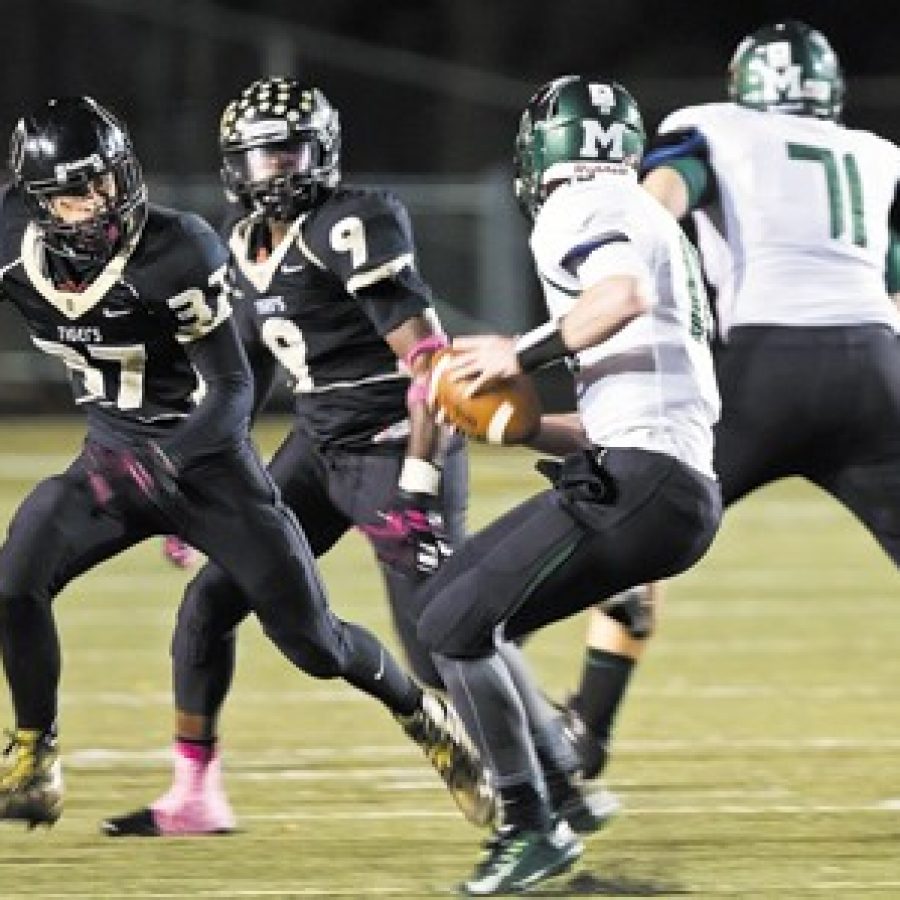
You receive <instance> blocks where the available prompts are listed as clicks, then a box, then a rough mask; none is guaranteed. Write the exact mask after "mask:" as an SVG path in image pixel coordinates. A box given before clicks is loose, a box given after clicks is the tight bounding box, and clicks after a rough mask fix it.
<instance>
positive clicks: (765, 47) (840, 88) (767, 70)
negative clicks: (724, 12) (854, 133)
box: [728, 21, 844, 120]
mask: <svg viewBox="0 0 900 900" xmlns="http://www.w3.org/2000/svg"><path fill="white" fill-rule="evenodd" d="M728 73H729V86H728V94H729V97H730V98H731V99H732V100H733V101H734V102H735V103H739V104H740V105H741V106H748V107H750V108H751V109H759V110H767V111H770V112H783V113H791V114H792V115H799V116H815V117H817V118H820V119H835V120H836V119H838V118H839V117H840V114H841V107H842V106H843V102H844V76H843V74H842V73H841V64H840V62H839V61H838V58H837V55H836V54H835V52H834V50H832V48H831V45H830V44H829V43H828V40H827V39H826V38H825V35H823V34H822V33H821V32H819V31H816V30H815V28H811V27H810V26H809V25H807V24H805V23H804V22H797V21H788V22H781V23H779V24H777V25H767V26H765V27H764V28H760V29H759V30H757V31H754V32H753V34H751V35H749V36H748V37H745V38H744V40H742V41H741V43H740V44H739V45H738V48H737V50H736V51H735V53H734V56H733V57H732V60H731V64H730V65H729V67H728Z"/></svg>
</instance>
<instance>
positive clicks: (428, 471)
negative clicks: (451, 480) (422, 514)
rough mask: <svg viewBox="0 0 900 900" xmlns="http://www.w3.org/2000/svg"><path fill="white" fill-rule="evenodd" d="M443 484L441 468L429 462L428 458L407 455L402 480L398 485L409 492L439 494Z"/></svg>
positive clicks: (401, 471)
mask: <svg viewBox="0 0 900 900" xmlns="http://www.w3.org/2000/svg"><path fill="white" fill-rule="evenodd" d="M440 486H441V470H440V469H439V468H438V467H437V466H436V465H434V463H430V462H428V460H427V459H418V458H417V457H415V456H407V457H406V459H404V460H403V468H402V469H401V470H400V480H399V481H398V483H397V487H399V488H400V490H401V491H406V492H407V493H409V494H431V495H432V496H437V492H438V490H439V489H440Z"/></svg>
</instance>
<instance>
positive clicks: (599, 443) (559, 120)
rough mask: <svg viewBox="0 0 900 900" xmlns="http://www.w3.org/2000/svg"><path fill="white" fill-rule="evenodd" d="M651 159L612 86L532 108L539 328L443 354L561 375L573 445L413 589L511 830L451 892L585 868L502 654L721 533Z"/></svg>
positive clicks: (684, 297) (522, 680) (482, 382)
mask: <svg viewBox="0 0 900 900" xmlns="http://www.w3.org/2000/svg"><path fill="white" fill-rule="evenodd" d="M643 149H644V128H643V124H642V121H641V116H640V113H639V111H638V108H637V106H636V104H635V102H634V100H633V98H632V97H631V96H630V95H629V93H628V92H627V91H626V90H625V89H624V88H622V87H621V86H620V85H618V84H615V83H612V82H610V81H608V80H605V79H599V78H591V77H585V76H578V75H570V76H565V77H562V78H557V79H556V80H554V81H552V82H550V83H548V84H546V85H545V86H544V87H542V88H541V89H540V90H539V91H538V92H537V93H536V94H535V95H534V97H533V98H532V99H531V101H530V102H529V104H528V106H527V108H526V109H525V111H524V112H523V114H522V118H521V124H520V129H519V134H518V139H517V143H516V195H517V198H518V200H519V202H520V204H521V205H522V207H523V209H524V211H525V212H526V214H527V215H528V217H529V218H531V219H533V220H534V229H533V232H532V236H531V247H532V251H533V255H534V260H535V264H536V267H537V271H538V274H539V276H540V278H541V282H542V284H543V288H544V293H545V296H546V300H547V306H548V309H549V313H550V320H549V321H548V322H547V323H546V324H545V325H543V326H541V327H539V328H537V329H535V330H534V331H532V332H529V333H528V334H526V335H524V336H523V337H521V338H519V339H518V340H516V339H514V338H510V337H501V336H499V335H486V336H477V337H470V338H465V339H457V340H456V341H455V342H454V346H455V347H456V348H457V349H458V350H460V351H462V352H461V354H460V356H459V357H458V362H457V363H456V365H455V371H456V373H457V375H458V376H459V377H466V378H469V377H470V378H473V379H474V381H473V389H474V390H475V391H477V390H478V389H481V388H488V387H490V386H491V385H493V384H495V383H497V382H498V381H500V380H501V379H503V378H506V377H509V376H512V375H514V374H516V373H519V372H522V371H524V372H529V371H531V370H533V369H536V368H538V367H540V366H542V365H546V364H549V363H551V362H553V361H555V360H559V359H564V358H565V359H570V360H572V363H573V365H574V366H575V367H576V380H577V387H578V416H577V417H575V419H574V422H573V423H572V424H571V425H570V427H569V428H568V430H567V429H566V427H565V423H561V422H560V420H559V419H557V418H554V419H553V420H552V426H553V427H552V429H551V428H548V429H547V431H546V432H545V433H544V434H543V435H542V436H541V437H540V438H539V443H541V444H544V445H547V444H548V443H550V442H551V441H552V442H553V443H554V444H555V445H556V446H557V447H558V448H559V450H561V451H563V453H565V455H564V458H563V459H562V461H561V462H559V463H556V464H555V465H553V466H552V470H553V471H552V481H553V487H552V488H551V489H549V490H546V491H544V492H542V493H540V494H538V495H537V496H534V497H532V498H531V499H529V500H527V501H525V502H524V503H522V504H521V505H520V506H518V507H516V508H515V509H513V510H511V511H510V512H508V513H507V514H505V515H504V516H502V517H501V518H500V519H498V520H497V521H496V522H494V523H493V524H492V525H490V526H489V527H488V528H486V529H485V530H484V531H482V532H480V533H479V534H477V535H475V536H474V537H473V538H471V539H470V540H469V541H467V542H466V543H464V544H463V546H462V547H461V548H460V549H459V550H458V551H457V554H456V555H455V556H454V557H452V558H451V559H450V560H449V561H448V562H447V563H446V564H445V565H444V567H442V569H441V570H439V571H438V573H437V574H436V575H435V576H434V577H433V578H432V579H431V580H430V581H429V582H428V583H427V584H426V585H425V586H424V588H423V589H422V595H423V605H424V612H423V614H422V616H421V618H420V620H419V627H418V634H419V638H420V639H421V640H422V641H423V642H424V643H425V644H426V646H428V647H429V648H430V649H431V650H432V652H433V655H434V659H435V662H436V664H437V666H438V669H439V671H440V672H441V675H442V676H443V679H444V683H445V684H446V685H447V688H448V690H449V692H450V694H451V696H452V697H453V698H454V699H455V700H456V701H457V702H458V703H459V704H460V705H461V706H462V711H461V714H462V715H463V716H464V717H465V721H466V724H467V726H468V727H469V733H470V734H472V735H474V736H477V739H478V741H479V743H480V745H481V748H482V749H483V751H484V754H485V757H486V759H487V760H488V761H489V762H490V765H491V768H492V770H493V773H494V775H495V779H496V785H497V789H498V793H499V795H500V797H501V800H502V815H503V823H504V824H503V826H502V828H501V829H500V830H499V831H498V832H497V834H496V836H495V838H494V839H493V840H492V841H490V842H489V843H488V845H487V855H486V857H485V859H484V860H483V861H482V862H481V863H480V864H479V865H478V866H477V868H476V870H475V873H474V874H473V876H472V877H471V878H470V879H469V880H468V881H466V882H465V883H464V884H463V885H462V888H463V890H464V892H466V893H468V894H471V895H478V896H480V895H490V894H497V893H508V892H516V891H520V890H523V889H525V888H526V887H529V886H531V885H533V884H535V883H536V882H538V881H540V880H542V879H544V878H547V877H549V876H551V875H554V874H558V873H559V872H562V871H565V870H566V869H567V868H568V867H569V866H570V865H571V864H572V863H573V862H574V860H575V859H576V858H577V857H578V856H579V855H580V854H581V852H582V845H581V844H580V842H579V841H578V839H577V838H576V837H575V836H574V835H573V830H578V823H576V822H567V821H566V816H567V812H566V809H565V806H564V805H563V806H562V808H561V807H560V805H559V804H558V803H557V802H556V798H555V797H554V790H553V785H552V784H551V783H550V781H551V779H549V778H546V777H545V773H547V772H548V767H547V764H546V756H547V754H548V752H552V751H553V748H551V747H548V746H546V745H541V743H540V741H539V740H535V739H534V737H533V736H532V735H533V733H534V731H533V728H530V726H531V722H530V716H531V714H532V711H533V706H532V703H533V699H534V696H535V694H536V693H537V692H536V689H535V688H534V685H533V684H531V682H530V679H528V678H527V676H526V675H525V673H523V672H521V671H520V672H512V671H510V669H509V667H508V666H507V665H506V664H505V661H504V659H503V658H502V657H501V656H500V655H499V654H498V653H497V641H498V640H499V639H500V638H501V637H506V638H510V639H513V640H515V639H517V638H521V637H522V636H524V635H526V634H528V633H530V632H533V631H535V630H536V629H539V628H542V627H544V626H545V625H548V624H550V623H551V622H555V621H558V620H560V619H563V618H566V617H568V616H571V615H573V614H575V613H577V612H579V611H581V610H583V609H585V608H587V607H588V606H590V605H591V604H593V603H597V602H599V601H601V600H602V599H603V598H606V597H611V596H613V595H615V594H617V593H619V592H621V591H623V590H625V589H627V588H630V587H632V586H634V585H639V584H643V583H645V582H647V581H653V580H656V579H659V578H667V577H669V576H672V575H675V574H677V573H679V572H682V571H684V570H685V569H687V568H688V567H689V566H691V565H693V564H694V563H695V562H696V561H697V560H698V559H699V558H700V557H701V556H702V555H703V553H704V552H705V551H706V549H707V547H708V546H709V544H710V542H711V541H712V539H713V536H714V535H715V532H716V529H717V527H718V523H719V518H720V514H721V503H720V498H719V489H718V485H717V483H716V480H715V476H714V475H713V468H712V447H713V443H712V441H713V438H712V426H713V423H714V422H715V420H716V418H717V416H718V411H719V398H718V393H717V390H716V385H715V379H714V374H713V366H712V358H711V355H710V352H709V348H708V345H707V325H708V317H707V308H706V301H705V295H704V291H703V285H702V282H701V279H700V274H699V270H698V266H697V261H696V258H695V254H694V251H693V250H692V248H691V246H690V245H689V243H688V242H687V240H686V238H685V237H684V235H683V233H682V232H681V229H680V228H679V227H678V225H677V224H676V222H675V221H674V220H673V219H672V217H671V216H670V215H669V214H668V213H667V212H666V211H665V210H664V209H663V208H662V207H661V206H660V205H659V204H658V203H657V202H656V201H655V200H654V199H653V198H652V197H650V195H649V194H648V193H647V192H646V191H644V190H643V189H642V188H641V187H640V186H639V184H638V181H637V175H636V170H637V167H638V164H639V162H640V158H641V154H642V152H643ZM550 424H551V423H550V422H548V426H549V425H550ZM566 434H568V436H569V438H570V441H569V443H568V446H567V447H566V446H563V445H564V444H565V442H564V441H563V440H562V438H564V437H565V436H566ZM544 468H545V470H547V469H548V468H550V467H547V466H545V467H544ZM549 771H550V773H551V775H555V773H554V772H553V770H552V767H551V768H550V769H549ZM569 826H571V827H569ZM582 830H584V829H582Z"/></svg>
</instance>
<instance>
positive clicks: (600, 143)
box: [579, 119, 626, 160]
mask: <svg viewBox="0 0 900 900" xmlns="http://www.w3.org/2000/svg"><path fill="white" fill-rule="evenodd" d="M581 125H582V128H583V129H584V135H583V140H582V143H581V150H580V151H579V155H580V156H581V157H582V158H587V159H599V158H600V156H601V152H600V151H601V149H603V150H605V151H606V153H604V154H602V155H603V158H604V159H612V160H624V158H625V147H624V140H625V130H626V129H625V124H624V123H623V122H612V123H610V125H609V127H606V126H604V125H603V123H602V122H598V121H597V120H596V119H582V122H581Z"/></svg>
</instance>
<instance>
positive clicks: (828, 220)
mask: <svg viewBox="0 0 900 900" xmlns="http://www.w3.org/2000/svg"><path fill="white" fill-rule="evenodd" d="M680 129H696V130H697V131H699V132H700V134H701V135H702V136H703V138H704V139H705V141H706V144H707V146H708V148H709V162H710V166H711V168H712V171H713V172H714V174H715V180H716V186H717V188H718V197H719V201H718V204H716V207H715V208H711V209H710V210H709V212H710V217H709V218H708V219H707V220H706V221H704V223H703V226H702V227H701V228H700V229H699V231H700V242H701V243H700V246H701V249H702V250H703V251H704V261H705V259H706V253H705V251H706V247H705V245H704V244H703V234H704V231H705V229H706V227H707V226H708V225H709V223H711V222H715V223H716V225H717V227H718V228H719V229H720V230H721V233H722V235H723V237H724V239H725V241H726V243H727V245H728V248H729V251H730V256H731V260H730V265H726V266H719V267H717V268H718V273H719V278H720V279H721V280H720V281H719V283H718V284H717V285H716V286H717V287H718V288H719V299H718V302H717V307H718V312H719V318H720V327H721V328H722V330H723V333H727V330H728V329H729V328H732V327H735V326H738V325H756V324H769V325H806V326H811V325H826V326H831V325H858V324H871V323H885V324H890V325H893V326H894V327H897V326H898V324H900V319H898V316H897V311H896V307H895V306H894V304H893V303H892V302H891V299H890V297H889V295H888V294H887V291H886V287H885V257H886V254H887V248H888V239H889V232H888V212H889V209H890V207H891V204H892V203H893V202H894V196H895V191H896V190H897V185H898V181H900V149H898V148H897V147H896V146H894V145H893V144H892V143H891V142H890V141H887V140H884V139H882V138H880V137H878V136H876V135H874V134H871V133H869V132H865V131H857V130H853V129H850V128H846V127H844V126H842V125H839V124H837V123H835V122H832V121H829V120H824V119H816V118H812V117H810V116H796V115H786V114H783V113H775V112H759V111H757V110H752V109H746V108H744V107H742V106H738V105H736V104H733V103H711V104H705V105H702V106H694V107H688V108H686V109H682V110H679V111H678V112H675V113H673V114H672V115H670V116H669V117H668V118H667V119H666V120H665V121H664V122H663V123H662V125H661V126H660V133H661V134H664V133H666V132H670V131H676V130H680ZM702 215H703V214H702V213H701V214H699V215H698V218H699V217H700V216H702ZM712 277H713V278H715V277H716V275H713V276H712ZM714 283H715V282H714Z"/></svg>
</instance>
